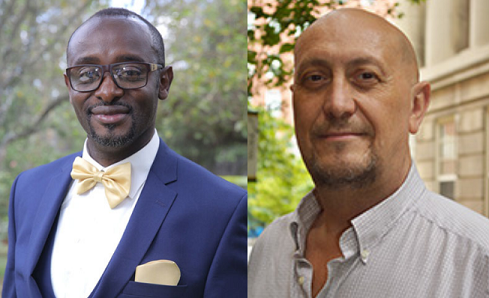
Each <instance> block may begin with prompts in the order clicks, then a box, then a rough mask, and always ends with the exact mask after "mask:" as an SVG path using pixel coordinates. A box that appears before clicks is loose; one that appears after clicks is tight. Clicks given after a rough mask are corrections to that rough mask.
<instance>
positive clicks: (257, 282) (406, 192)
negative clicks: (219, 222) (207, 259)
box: [248, 163, 489, 298]
mask: <svg viewBox="0 0 489 298" xmlns="http://www.w3.org/2000/svg"><path fill="white" fill-rule="evenodd" d="M359 199H361V198H359ZM319 212H320V207H319V205H318V203H317V201H316V199H315V197H314V195H313V194H312V193H309V194H308V195H307V196H305V197H304V198H303V199H302V201H301V203H300V204H299V206H298V207H297V210H296V211H295V212H293V213H291V214H288V215H286V216H283V217H281V218H279V219H277V220H275V221H274V222H273V223H272V224H270V225H269V226H268V227H267V228H266V229H265V231H264V232H263V234H262V235H261V236H260V237H259V239H258V240H257V242H256V244H255V245H254V247H253V250H252V253H251V257H250V263H249V267H248V297H250V298H261V297H263V298H265V297H266V298H274V297H276V298H287V297H293V298H295V297H297V298H301V297H311V282H312V266H311V264H310V263H309V262H308V261H307V260H306V259H305V258H304V253H305V243H306V236H307V232H308V230H309V228H310V227H311V225H312V223H313V222H314V220H315V218H316V216H317V215H318V213H319ZM351 224H352V227H351V228H349V229H348V230H346V231H345V232H344V233H343V235H342V236H341V239H340V247H341V251H342V253H343V257H341V258H337V259H334V260H331V261H330V262H329V263H328V280H327V282H326V284H325V286H324V287H323V289H322V290H321V291H320V293H319V294H318V296H317V297H320V298H333V297H335V298H356V297H359V298H360V297H361V298H381V297H389V298H391V297H392V298H403V297H406V298H407V297H409V298H411V297H412V298H423V297H430V298H431V297H437V298H438V297H439V298H451V297H453V298H455V297H456V298H478V297H489V220H488V219H487V218H485V217H483V216H481V215H479V214H477V213H475V212H473V211H471V210H469V209H467V208H465V207H463V206H461V205H459V204H457V203H455V202H453V201H452V200H450V199H447V198H445V197H442V196H439V195H437V194H435V193H432V192H430V191H428V190H427V189H426V188H425V186H424V183H423V181H422V180H421V178H420V177H419V175H418V172H417V171H416V168H415V166H414V163H413V166H412V167H411V170H410V172H409V175H408V177H407V179H406V181H405V182H404V184H403V185H402V186H401V187H400V188H399V189H398V190H397V192H396V193H394V194H393V195H392V196H390V197H389V198H387V199H386V200H384V201H383V202H382V203H380V204H378V205H376V206H375V207H373V208H372V209H370V210H368V211H366V212H365V213H363V214H361V215H360V216H358V217H356V218H355V219H353V220H352V221H351Z"/></svg>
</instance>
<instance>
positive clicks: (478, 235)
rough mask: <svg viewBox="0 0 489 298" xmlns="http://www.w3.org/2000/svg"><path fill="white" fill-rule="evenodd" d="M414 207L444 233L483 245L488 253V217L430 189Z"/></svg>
mask: <svg viewBox="0 0 489 298" xmlns="http://www.w3.org/2000/svg"><path fill="white" fill-rule="evenodd" d="M416 209H417V210H418V212H419V214H420V216H421V217H423V218H424V219H426V220H427V221H429V222H431V223H433V224H435V225H437V226H438V227H439V228H440V229H443V230H444V231H445V232H446V233H449V234H452V235H454V236H456V237H458V238H459V239H461V240H463V241H468V242H471V243H474V244H476V245H478V246H480V247H483V248H484V250H485V251H486V252H487V253H488V254H489V237H488V235H489V218H487V217H484V216H483V215H481V214H479V213H477V212H475V211H473V210H471V209H469V208H467V207H465V206H463V205H461V204H460V203H458V202H455V201H454V200H451V199H449V198H446V197H444V196H441V195H439V194H436V193H433V192H430V191H428V192H427V193H426V196H425V199H424V200H422V201H420V202H419V204H418V205H417V208H416Z"/></svg>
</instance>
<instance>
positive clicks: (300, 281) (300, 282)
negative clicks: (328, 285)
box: [297, 276, 304, 286]
mask: <svg viewBox="0 0 489 298" xmlns="http://www.w3.org/2000/svg"><path fill="white" fill-rule="evenodd" d="M297 282H298V283H299V285H301V286H302V285H303V284H304V276H299V278H298V279H297Z"/></svg>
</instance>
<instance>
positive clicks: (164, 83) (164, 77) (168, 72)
mask: <svg viewBox="0 0 489 298" xmlns="http://www.w3.org/2000/svg"><path fill="white" fill-rule="evenodd" d="M172 81H173V69H172V67H171V66H167V67H165V68H164V69H163V70H162V71H161V74H160V89H159V90H158V98H159V99H161V100H165V99H166V98H167V97H168V94H169V93H170V85H171V82H172Z"/></svg>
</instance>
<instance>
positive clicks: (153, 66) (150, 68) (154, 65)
mask: <svg viewBox="0 0 489 298" xmlns="http://www.w3.org/2000/svg"><path fill="white" fill-rule="evenodd" d="M123 64H140V65H146V66H147V67H148V68H147V74H146V82H144V85H143V86H141V87H134V88H125V87H121V86H119V84H118V83H117V80H116V79H115V78H114V74H113V73H112V68H113V67H114V66H119V65H123ZM83 66H90V67H94V66H95V67H99V68H101V69H102V75H101V78H100V82H99V83H98V85H97V87H95V88H92V89H90V90H83V91H80V90H77V89H76V88H75V87H73V83H72V81H71V70H72V69H74V68H78V67H83ZM158 69H163V70H164V71H166V70H167V69H168V66H167V67H163V65H161V64H157V63H148V62H139V61H128V62H118V63H112V64H106V65H100V64H79V65H74V66H71V67H68V68H67V69H66V76H67V77H68V80H69V81H70V86H71V89H73V90H75V91H77V92H92V91H95V90H97V89H98V88H99V87H100V85H102V82H103V80H104V75H105V73H106V72H108V73H110V76H111V77H112V81H113V82H114V83H115V85H116V86H117V87H119V88H120V89H122V90H133V89H140V88H143V87H145V86H146V85H147V84H148V77H149V74H150V73H151V72H153V71H156V70H158Z"/></svg>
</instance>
